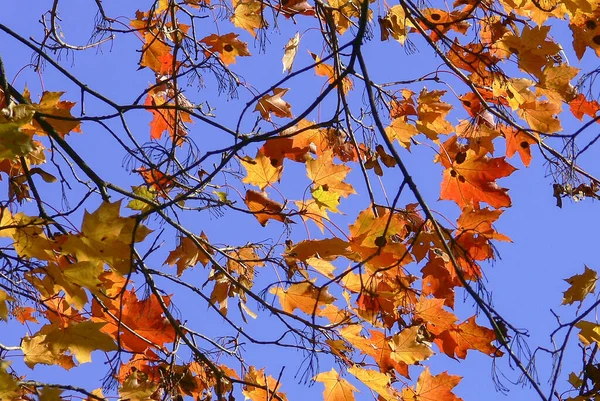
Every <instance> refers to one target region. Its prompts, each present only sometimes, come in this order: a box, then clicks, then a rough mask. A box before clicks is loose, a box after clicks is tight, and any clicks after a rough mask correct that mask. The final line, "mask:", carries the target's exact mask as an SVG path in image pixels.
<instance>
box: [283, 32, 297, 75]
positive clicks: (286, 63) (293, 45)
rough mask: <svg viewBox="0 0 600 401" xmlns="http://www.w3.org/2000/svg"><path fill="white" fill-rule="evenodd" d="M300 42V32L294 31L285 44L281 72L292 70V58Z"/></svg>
mask: <svg viewBox="0 0 600 401" xmlns="http://www.w3.org/2000/svg"><path fill="white" fill-rule="evenodd" d="M299 44H300V32H296V34H295V35H294V37H293V38H291V39H290V40H289V41H288V42H287V43H286V45H285V47H284V49H285V53H284V54H283V59H282V60H281V61H282V62H283V72H284V73H285V72H286V71H287V72H288V74H289V73H291V72H292V65H293V64H294V59H295V58H296V54H297V53H298V45H299Z"/></svg>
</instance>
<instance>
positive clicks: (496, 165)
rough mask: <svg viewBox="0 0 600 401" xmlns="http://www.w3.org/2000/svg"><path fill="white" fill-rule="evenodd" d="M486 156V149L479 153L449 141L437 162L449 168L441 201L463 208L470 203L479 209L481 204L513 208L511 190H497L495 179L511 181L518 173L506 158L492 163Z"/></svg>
mask: <svg viewBox="0 0 600 401" xmlns="http://www.w3.org/2000/svg"><path fill="white" fill-rule="evenodd" d="M486 153H487V150H485V149H483V148H481V149H480V150H479V152H477V153H476V152H474V151H473V150H471V149H469V148H468V147H466V146H464V145H460V144H458V143H457V137H456V136H453V137H451V138H450V139H448V140H447V141H446V142H445V143H444V145H443V146H442V154H441V155H440V156H439V158H438V160H439V161H440V162H441V163H442V165H443V166H444V167H445V168H446V170H445V171H444V178H443V181H442V189H441V193H440V198H441V199H447V200H453V201H455V202H456V203H457V204H458V206H459V207H461V208H463V207H464V206H466V205H468V204H471V203H472V204H473V205H474V206H476V207H478V206H479V203H480V202H486V203H487V204H489V205H490V206H492V207H494V208H499V207H508V206H510V205H511V201H510V197H509V196H508V194H507V191H508V190H507V189H504V188H500V187H498V185H497V184H496V179H498V178H502V177H508V176H509V175H511V174H512V173H513V171H515V170H516V169H515V168H514V167H513V166H511V165H510V164H508V163H507V162H506V161H505V160H504V158H503V157H498V158H492V159H490V158H488V157H487V156H486V155H485V154H486Z"/></svg>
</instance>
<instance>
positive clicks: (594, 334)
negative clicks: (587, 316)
mask: <svg viewBox="0 0 600 401" xmlns="http://www.w3.org/2000/svg"><path fill="white" fill-rule="evenodd" d="M575 327H577V328H578V329H579V341H581V343H582V344H583V345H590V344H592V343H596V344H600V325H598V324H596V323H593V322H587V321H585V320H581V321H579V322H577V323H576V324H575Z"/></svg>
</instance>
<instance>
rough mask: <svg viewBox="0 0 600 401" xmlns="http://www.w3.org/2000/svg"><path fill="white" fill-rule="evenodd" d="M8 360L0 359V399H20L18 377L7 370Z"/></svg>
mask: <svg viewBox="0 0 600 401" xmlns="http://www.w3.org/2000/svg"><path fill="white" fill-rule="evenodd" d="M9 366H10V362H8V361H4V360H0V400H8V401H12V400H20V399H23V398H22V397H21V396H20V395H21V394H20V393H21V392H20V391H19V384H18V378H17V377H15V376H13V375H11V374H10V373H8V372H7V369H8V367H9Z"/></svg>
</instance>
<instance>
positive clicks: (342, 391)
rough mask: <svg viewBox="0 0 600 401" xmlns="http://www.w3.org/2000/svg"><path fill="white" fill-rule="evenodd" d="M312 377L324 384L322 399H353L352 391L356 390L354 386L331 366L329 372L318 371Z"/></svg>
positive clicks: (338, 400)
mask: <svg viewBox="0 0 600 401" xmlns="http://www.w3.org/2000/svg"><path fill="white" fill-rule="evenodd" d="M314 379H315V380H316V381H318V382H321V383H323V384H324V385H325V390H324V391H323V401H353V400H354V393H355V392H358V390H357V389H356V387H354V386H353V385H352V384H350V383H349V382H348V381H347V380H345V379H342V378H341V377H340V374H339V373H338V372H337V371H336V370H335V369H333V368H331V370H330V371H329V372H323V373H319V374H318V375H317V376H315V378H314Z"/></svg>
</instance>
